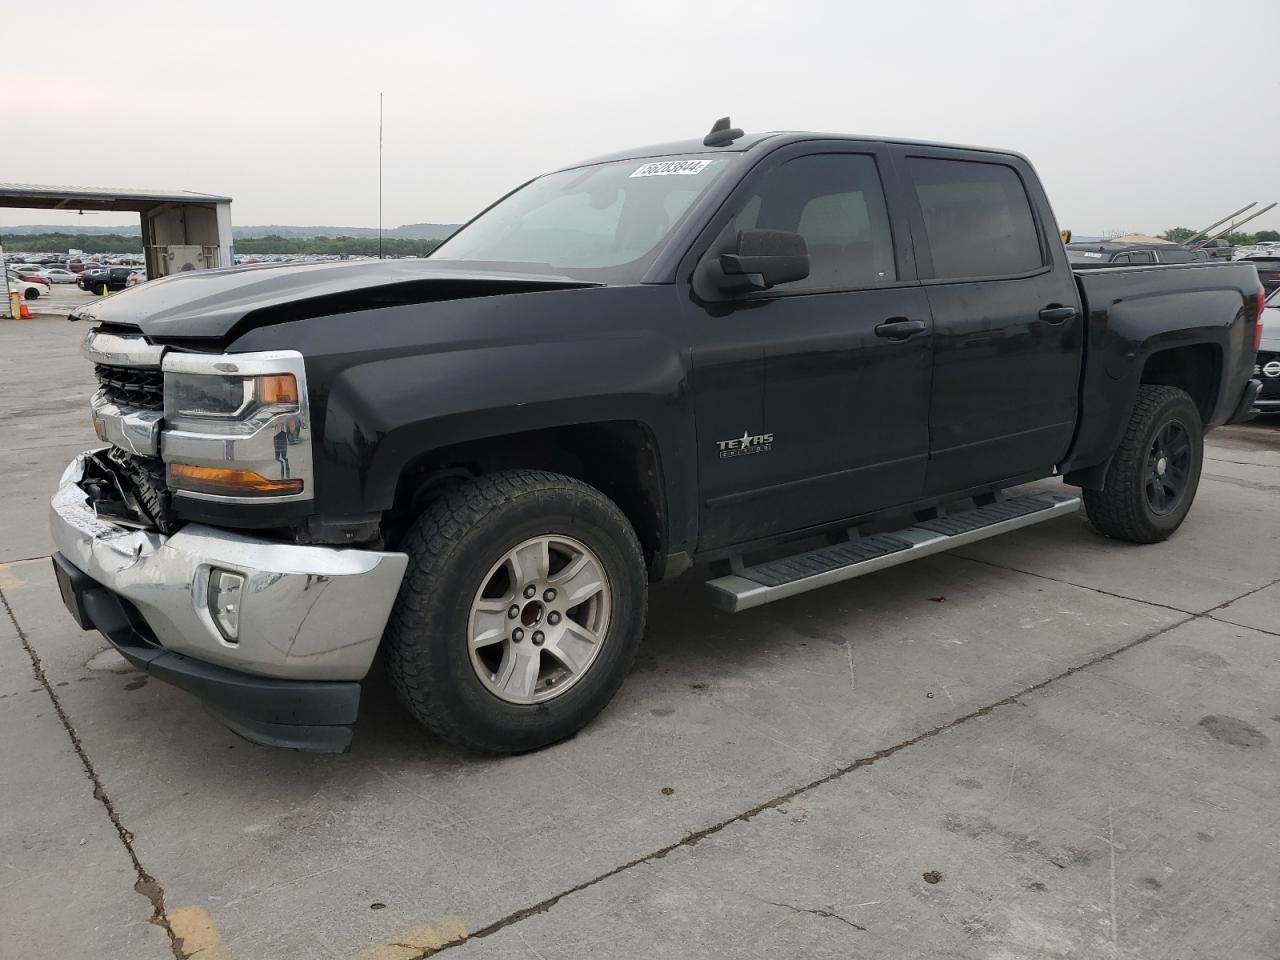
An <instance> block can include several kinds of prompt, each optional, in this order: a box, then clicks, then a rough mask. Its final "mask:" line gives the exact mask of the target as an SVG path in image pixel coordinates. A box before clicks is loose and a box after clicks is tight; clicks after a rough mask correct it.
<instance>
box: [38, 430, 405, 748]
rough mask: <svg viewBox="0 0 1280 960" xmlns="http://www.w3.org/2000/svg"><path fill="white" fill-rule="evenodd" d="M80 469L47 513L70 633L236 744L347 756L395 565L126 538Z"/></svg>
mask: <svg viewBox="0 0 1280 960" xmlns="http://www.w3.org/2000/svg"><path fill="white" fill-rule="evenodd" d="M92 463H93V461H92V459H91V458H90V456H89V455H86V454H82V455H80V456H79V457H77V458H76V460H75V461H74V462H73V463H72V464H71V465H70V466H69V467H68V468H67V470H66V472H65V473H64V474H63V477H62V481H61V484H60V486H59V489H58V492H57V493H55V494H54V496H53V500H52V503H51V513H50V527H51V530H52V533H53V539H54V542H55V543H56V545H57V550H58V553H57V554H56V555H55V557H54V568H55V571H56V572H57V576H58V582H59V587H60V589H61V590H62V594H63V600H64V602H66V604H67V608H68V610H70V611H71V613H72V615H73V616H74V617H75V618H76V620H77V622H78V623H79V624H80V626H81V627H83V628H84V629H86V630H88V629H96V630H98V631H100V632H101V633H102V634H103V635H104V636H106V638H107V639H108V640H110V641H111V643H112V644H113V645H114V646H115V647H116V649H118V650H119V651H120V653H121V654H123V655H124V656H125V657H126V658H127V659H128V660H130V661H131V662H132V663H134V665H136V666H138V667H140V668H142V669H145V670H147V671H148V672H150V673H152V674H154V675H155V676H156V677H157V678H159V679H163V680H167V681H169V682H172V683H174V684H176V685H177V686H179V687H182V688H183V689H186V690H188V691H190V692H192V693H195V694H196V695H197V696H199V697H200V698H201V699H202V700H204V701H205V704H206V706H207V707H208V708H209V709H210V710H211V712H213V713H214V714H215V715H216V716H218V718H219V719H221V720H222V721H223V722H225V723H226V724H227V725H228V726H230V727H231V728H232V729H233V730H235V731H236V732H237V733H240V734H241V735H242V736H244V737H246V738H247V739H250V740H253V741H256V742H259V743H267V744H271V745H274V746H288V747H295V748H299V749H312V750H325V751H340V750H344V749H346V747H347V746H348V745H349V744H350V740H351V724H352V723H353V722H354V721H355V719H356V711H357V708H358V705H359V690H360V684H359V681H360V680H362V679H363V678H364V676H365V674H366V673H367V672H368V670H369V666H370V664H371V663H372V662H373V657H374V654H375V653H376V651H377V648H378V643H379V641H380V640H381V637H382V631H383V628H384V626H385V625H386V621H387V617H388V616H389V615H390V612H391V607H392V604H393V603H394V602H395V598H396V593H397V591H398V590H399V587H400V581H401V579H402V578H403V576H404V570H405V566H406V565H407V562H408V559H407V557H406V556H405V555H404V554H402V553H387V552H380V551H372V550H347V549H339V548H334V547H315V546H302V545H297V544H289V543H280V542H276V541H272V540H264V539H261V538H257V537H251V536H246V535H243V534H239V533H235V532H232V531H229V530H221V529H217V528H214V527H208V526H203V525H199V524H188V525H187V526H185V527H183V528H182V529H180V530H178V531H177V532H176V533H173V534H171V535H165V534H162V533H160V532H158V531H156V530H154V529H134V528H131V527H130V526H127V525H125V524H124V523H121V522H118V521H117V520H112V519H107V518H105V517H103V516H102V515H100V513H99V511H98V510H97V509H95V507H94V504H93V502H91V500H90V498H89V497H88V495H87V494H86V493H85V490H84V489H83V488H82V487H81V485H80V481H81V480H82V479H84V476H85V470H86V465H89V466H90V467H91V468H92ZM215 571H227V572H230V573H233V574H238V575H239V576H241V577H243V578H244V579H243V583H244V586H243V589H242V590H241V592H240V598H239V611H238V621H239V622H238V630H237V632H236V636H235V637H234V639H231V640H229V639H227V637H226V636H225V635H224V631H223V630H220V629H219V626H218V624H217V623H216V622H215V618H214V612H213V611H212V610H211V609H210V597H209V594H210V591H209V579H210V575H211V574H212V573H214V572H215Z"/></svg>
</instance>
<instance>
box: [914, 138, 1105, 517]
mask: <svg viewBox="0 0 1280 960" xmlns="http://www.w3.org/2000/svg"><path fill="white" fill-rule="evenodd" d="M894 155H895V162H896V165H897V167H898V169H899V170H900V171H901V172H902V175H903V178H904V180H905V182H906V189H905V193H906V195H907V198H908V203H909V211H910V217H911V230H912V236H913V238H914V240H915V253H916V258H917V266H918V269H919V274H920V279H921V283H922V284H923V288H924V289H925V290H926V291H927V294H928V298H929V306H930V310H931V313H932V316H933V339H932V346H933V390H932V395H931V398H930V402H929V468H928V473H927V476H926V479H925V492H926V493H927V494H934V493H951V492H958V491H961V490H965V489H967V488H970V487H975V486H981V485H984V484H988V483H994V482H997V481H1000V480H1003V479H1012V478H1016V477H1022V476H1026V475H1029V474H1039V475H1041V476H1048V475H1049V474H1050V473H1052V471H1053V469H1054V467H1055V466H1056V465H1057V464H1058V463H1059V462H1061V460H1062V457H1063V456H1064V455H1065V454H1066V452H1067V449H1068V447H1069V446H1070V445H1071V438H1072V435H1073V433H1074V431H1075V424H1076V413H1077V406H1078V403H1077V396H1078V390H1079V382H1080V364H1081V358H1082V353H1083V323H1084V321H1083V318H1082V317H1081V316H1080V310H1079V299H1078V296H1077V292H1076V285H1075V278H1074V276H1073V275H1072V273H1071V270H1070V268H1069V266H1068V264H1067V258H1066V252H1065V250H1064V249H1063V246H1062V244H1061V242H1059V241H1058V232H1057V229H1058V228H1057V224H1055V223H1054V222H1053V219H1052V214H1051V213H1050V212H1049V205H1048V201H1047V200H1046V199H1045V197H1044V194H1043V192H1042V191H1041V189H1040V185H1039V182H1038V181H1037V179H1036V177H1035V173H1034V172H1033V171H1032V170H1031V167H1030V165H1029V164H1027V163H1026V162H1025V161H1023V160H1021V159H1020V158H1017V157H1012V156H1008V155H1005V154H988V153H982V152H977V151H969V150H952V149H945V148H925V147H915V146H906V145H904V146H899V147H896V148H895V150H894Z"/></svg>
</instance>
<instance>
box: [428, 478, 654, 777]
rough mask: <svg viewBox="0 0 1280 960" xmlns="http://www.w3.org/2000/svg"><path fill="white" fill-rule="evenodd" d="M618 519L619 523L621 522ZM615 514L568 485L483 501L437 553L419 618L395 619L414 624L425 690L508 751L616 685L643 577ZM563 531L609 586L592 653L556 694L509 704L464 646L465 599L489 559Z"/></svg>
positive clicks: (639, 611) (640, 605) (560, 732)
mask: <svg viewBox="0 0 1280 960" xmlns="http://www.w3.org/2000/svg"><path fill="white" fill-rule="evenodd" d="M620 523H621V524H622V526H621V528H620V526H619V524H620ZM625 524H626V521H625V519H624V518H622V517H621V514H620V513H616V511H610V510H609V509H608V506H607V505H606V504H602V503H598V502H596V501H595V499H594V498H593V497H591V496H588V495H584V493H583V492H581V491H578V490H574V489H572V488H550V489H547V488H544V489H540V490H535V491H530V492H529V493H525V494H521V495H520V496H517V497H515V498H513V499H512V500H510V501H508V502H507V503H503V504H501V505H499V506H498V507H496V508H495V509H492V510H490V511H489V512H488V513H487V514H486V515H485V516H484V517H483V518H482V519H481V520H480V521H479V522H478V523H476V524H475V525H474V526H473V527H471V528H470V529H469V530H468V531H467V533H466V534H465V535H464V536H463V537H462V538H460V539H459V540H458V541H457V543H456V544H454V546H453V547H452V549H450V550H448V551H447V552H446V553H444V554H442V555H439V556H437V558H436V562H435V564H434V565H433V569H432V570H431V577H430V579H429V583H430V586H429V589H430V590H431V597H430V599H429V602H428V603H427V604H426V606H425V608H424V611H423V614H424V615H422V616H420V617H411V618H407V622H405V623H404V624H403V627H404V628H405V629H408V630H413V631H420V635H419V638H418V641H419V642H418V643H417V644H416V648H417V654H416V658H415V659H416V661H417V664H416V665H417V667H418V671H419V676H423V675H426V676H430V677H433V678H436V679H435V682H433V683H432V688H431V695H432V698H433V699H434V700H435V701H437V704H438V706H439V707H440V708H442V710H443V711H444V712H445V713H447V714H449V715H451V716H453V717H456V718H457V719H458V720H459V721H461V722H462V723H464V724H465V725H466V726H467V727H468V729H469V730H470V731H471V734H472V736H474V737H475V738H476V739H478V740H481V741H484V742H492V743H495V744H496V743H502V744H505V745H506V746H507V747H508V748H509V749H510V750H511V751H512V752H519V751H522V750H527V749H533V748H535V747H537V746H541V745H543V744H547V743H552V742H555V741H557V740H562V739H564V738H565V737H568V736H570V735H571V734H573V733H574V732H575V731H577V730H578V729H579V728H580V727H582V726H583V724H585V723H586V722H587V721H588V720H590V719H591V718H592V717H594V716H595V715H596V714H597V713H599V711H600V710H601V709H603V708H604V706H605V705H606V704H607V703H608V702H609V700H610V699H611V698H612V697H613V695H614V694H615V693H616V692H617V689H618V687H619V686H620V685H621V683H622V681H623V680H624V679H625V677H626V674H627V671H628V670H629V669H630V665H631V661H632V660H633V659H634V657H635V651H636V647H637V646H638V644H639V640H640V635H641V633H642V632H643V628H644V627H643V625H644V612H645V601H644V597H645V590H646V583H645V579H644V573H643V569H642V568H641V567H640V565H638V564H637V563H636V562H635V560H634V547H633V545H632V543H629V542H628V538H627V534H629V533H630V530H629V528H628V527H626V526H625ZM549 534H550V535H555V534H559V535H565V536H569V537H573V538H574V539H576V540H579V541H581V542H582V543H584V544H586V545H587V546H588V547H590V548H591V550H592V551H593V552H594V553H595V554H596V557H597V558H598V559H599V561H600V564H601V566H602V567H603V569H604V573H605V576H606V577H607V579H608V582H609V587H610V589H611V590H612V610H611V614H610V619H609V626H608V629H607V631H606V634H605V637H604V640H603V641H602V646H601V649H600V652H599V653H598V654H597V656H596V659H595V660H594V661H593V662H592V664H591V666H590V667H589V668H588V670H587V672H586V673H585V674H584V675H583V676H582V677H581V678H580V679H579V680H577V681H576V682H575V683H574V684H573V685H572V686H571V687H569V688H568V689H567V690H566V691H565V692H564V693H563V694H561V695H559V696H557V697H554V698H553V699H550V700H546V701H543V702H541V703H535V704H513V703H508V702H506V701H504V700H501V699H499V698H498V697H497V696H495V695H494V694H493V693H492V692H490V691H489V690H488V689H487V688H486V687H485V686H484V684H483V683H482V682H481V680H480V678H479V677H478V676H477V675H476V672H475V669H474V667H473V665H472V661H471V652H470V649H469V646H468V634H469V626H470V616H471V604H472V601H473V600H474V598H475V596H476V593H477V592H478V591H479V590H480V588H481V585H482V584H483V582H484V580H485V578H486V577H487V576H488V574H489V572H490V571H491V570H492V568H493V565H494V564H495V563H497V562H498V560H499V559H501V557H502V556H503V555H505V554H506V553H507V551H509V550H510V549H512V548H513V547H515V546H516V545H518V544H520V543H522V542H524V541H525V540H528V539H530V538H532V537H538V536H545V535H549Z"/></svg>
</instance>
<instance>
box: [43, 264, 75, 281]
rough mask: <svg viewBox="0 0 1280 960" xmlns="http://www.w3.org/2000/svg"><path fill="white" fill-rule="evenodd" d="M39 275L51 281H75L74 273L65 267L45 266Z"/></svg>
mask: <svg viewBox="0 0 1280 960" xmlns="http://www.w3.org/2000/svg"><path fill="white" fill-rule="evenodd" d="M40 273H41V275H42V276H44V277H45V278H46V279H47V280H49V281H51V282H52V283H75V282H76V275H75V274H74V273H72V272H71V271H70V270H68V269H67V268H66V267H45V268H44V269H43V270H41V271H40Z"/></svg>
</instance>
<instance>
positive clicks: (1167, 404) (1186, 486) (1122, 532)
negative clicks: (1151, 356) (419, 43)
mask: <svg viewBox="0 0 1280 960" xmlns="http://www.w3.org/2000/svg"><path fill="white" fill-rule="evenodd" d="M1171 438H1172V439H1171ZM1179 438H1181V439H1182V440H1185V447H1186V449H1185V458H1184V456H1183V447H1182V443H1181V442H1180V440H1179ZM1162 456H1163V460H1164V463H1163V464H1162V463H1161V459H1162ZM1179 464H1180V465H1181V466H1177V465H1179ZM1203 464H1204V426H1203V424H1202V422H1201V420H1200V411H1199V410H1198V409H1197V408H1196V405H1195V403H1194V402H1193V401H1192V399H1191V397H1190V396H1188V395H1187V393H1186V392H1185V391H1183V390H1180V389H1178V388H1177V387H1165V386H1157V385H1155V384H1147V383H1144V384H1142V385H1140V386H1139V387H1138V397H1137V400H1136V401H1135V402H1134V405H1133V411H1132V412H1131V413H1130V415H1129V424H1128V426H1127V427H1126V428H1125V432H1124V437H1123V438H1122V439H1121V441H1120V446H1119V448H1118V449H1117V450H1116V452H1115V454H1114V455H1113V456H1112V458H1111V463H1110V465H1109V466H1108V467H1107V474H1106V478H1105V480H1104V485H1103V489H1101V490H1086V491H1084V507H1085V512H1086V513H1087V514H1088V516H1089V522H1090V523H1092V524H1093V526H1094V527H1095V528H1096V529H1097V530H1098V532H1099V533H1102V534H1104V535H1106V536H1108V537H1115V538H1116V539H1117V540H1128V541H1130V542H1131V543H1159V542H1160V541H1161V540H1165V539H1167V538H1168V537H1169V536H1170V535H1171V534H1172V533H1173V532H1174V531H1175V530H1177V529H1178V527H1179V526H1181V525H1182V521H1183V520H1184V519H1185V518H1186V516H1187V511H1189V510H1190V509H1191V504H1192V502H1193V501H1194V500H1195V497H1196V490H1197V488H1198V487H1199V485H1200V469H1201V467H1202V466H1203ZM1177 475H1180V476H1177ZM1171 486H1176V487H1177V490H1176V494H1175V493H1172V492H1171V491H1170V489H1169V488H1170V487H1171Z"/></svg>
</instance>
